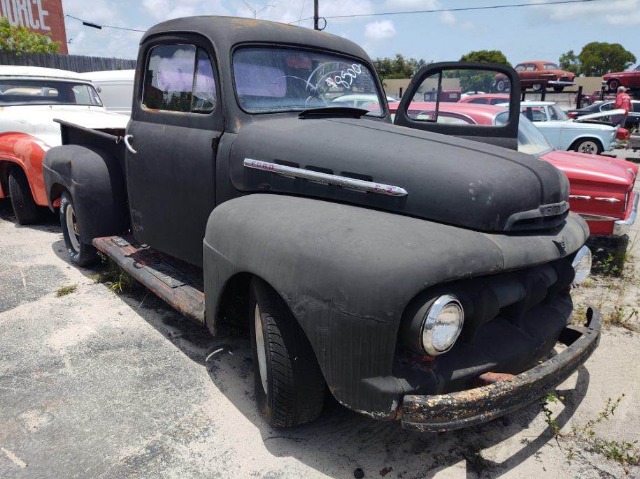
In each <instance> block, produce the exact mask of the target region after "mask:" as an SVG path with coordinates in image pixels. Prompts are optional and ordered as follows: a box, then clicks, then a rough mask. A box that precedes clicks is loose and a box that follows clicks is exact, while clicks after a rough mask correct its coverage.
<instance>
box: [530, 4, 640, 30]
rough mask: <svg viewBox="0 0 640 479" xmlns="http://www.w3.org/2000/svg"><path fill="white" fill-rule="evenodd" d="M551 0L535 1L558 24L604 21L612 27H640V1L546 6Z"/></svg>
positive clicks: (545, 14)
mask: <svg viewBox="0 0 640 479" xmlns="http://www.w3.org/2000/svg"><path fill="white" fill-rule="evenodd" d="M548 1H550V0H534V1H533V2H532V3H536V4H540V6H539V7H536V9H537V10H538V12H540V13H541V14H542V15H543V16H544V17H546V18H547V19H549V20H552V21H556V22H565V21H572V22H574V21H576V22H577V21H580V20H587V21H589V20H592V21H593V22H594V23H597V22H601V21H602V20H604V21H605V22H606V23H608V24H610V25H640V0H615V1H612V2H593V3H591V2H589V3H576V4H568V5H567V4H565V5H545V3H547V2H548Z"/></svg>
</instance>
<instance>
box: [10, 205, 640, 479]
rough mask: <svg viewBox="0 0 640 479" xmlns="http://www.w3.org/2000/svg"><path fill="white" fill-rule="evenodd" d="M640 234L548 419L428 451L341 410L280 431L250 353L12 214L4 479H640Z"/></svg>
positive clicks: (477, 430) (432, 441)
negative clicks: (85, 264)
mask: <svg viewBox="0 0 640 479" xmlns="http://www.w3.org/2000/svg"><path fill="white" fill-rule="evenodd" d="M639 230H640V229H639V228H638V225H636V228H635V229H634V230H633V232H632V234H631V246H632V251H631V255H633V258H630V259H629V261H628V265H627V268H626V269H625V275H624V277H623V278H614V279H612V278H606V277H599V278H596V279H592V280H590V282H589V283H588V284H587V286H586V287H581V288H580V289H579V290H578V291H577V296H576V298H577V311H579V312H584V310H585V305H586V304H587V303H591V304H595V305H596V306H598V307H600V308H602V310H603V314H604V317H605V319H606V320H607V322H608V323H609V325H608V326H607V328H606V330H605V331H604V333H603V337H602V341H601V344H600V347H599V349H598V350H597V351H596V352H595V354H594V355H593V356H592V358H591V359H590V360H589V361H588V362H587V363H586V367H585V368H581V369H580V370H579V372H578V373H577V374H576V375H574V377H572V378H570V379H569V380H568V381H567V382H566V383H565V384H563V385H562V386H561V387H560V388H559V390H558V391H557V393H556V394H557V396H559V397H561V401H560V402H555V403H554V402H550V403H549V405H548V406H547V407H546V408H545V409H546V413H545V411H543V409H542V408H541V405H540V404H534V405H531V406H529V407H526V408H525V409H523V410H521V411H519V412H517V413H514V414H510V415H508V416H506V417H504V418H501V419H498V420H496V421H494V422H493V423H489V424H485V425H481V426H477V427H473V428H469V429H466V430H463V431H458V432H452V433H446V434H437V435H436V434H427V435H425V434H417V433H411V432H407V431H404V430H402V429H401V428H400V427H399V426H398V425H397V424H388V423H380V422H376V421H374V420H371V419H368V418H365V417H362V416H359V415H357V414H355V413H352V412H350V411H348V410H345V409H344V408H342V407H340V406H337V405H335V404H329V405H328V407H327V408H326V411H325V413H324V414H323V416H322V417H321V419H320V420H319V421H317V422H315V423H313V424H311V425H309V426H307V427H304V428H299V429H294V430H288V431H278V430H273V429H271V428H269V427H268V426H267V425H266V424H265V423H264V422H263V421H262V420H261V419H260V417H259V416H258V414H257V412H256V409H255V406H254V400H253V375H252V372H251V361H250V349H249V342H248V340H246V339H244V338H242V337H233V338H217V339H214V338H211V337H209V336H207V335H206V333H205V331H204V330H202V329H200V328H199V327H198V326H196V325H193V324H192V323H190V322H187V321H185V320H183V319H182V318H181V317H180V316H179V315H178V314H177V313H175V312H174V311H173V310H171V309H170V308H169V307H167V306H165V305H164V304H163V303H162V302H160V301H159V300H157V299H155V298H154V297H153V296H152V295H150V294H148V293H146V292H145V291H144V290H137V291H134V292H133V293H128V294H115V293H114V292H113V291H111V290H110V289H109V285H108V284H104V283H98V282H96V281H95V280H94V279H93V274H94V272H93V271H88V270H80V269H78V268H75V267H72V266H71V265H69V263H68V262H67V261H66V256H65V254H66V253H65V252H64V244H63V241H62V235H61V233H60V231H59V228H58V227H57V224H56V219H55V218H53V217H52V218H50V219H49V221H48V222H47V223H45V224H44V225H40V226H37V227H19V226H16V225H15V223H14V222H13V218H12V217H11V214H10V209H9V205H8V204H7V203H6V202H0V252H1V254H0V477H1V478H53V477H56V478H58V477H65V478H66V477H69V478H76V477H77V478H86V477H92V478H93V477H99V478H103V477H104V478H111V477H169V478H170V477H175V478H188V477H194V478H195V477H251V476H257V477H274V478H275V477H279V478H285V477H323V476H330V477H339V478H349V477H354V470H355V469H356V468H362V470H363V472H364V474H365V476H364V477H383V476H384V477H388V478H389V477H403V478H414V477H438V478H495V477H506V478H522V477H562V478H570V477H576V478H577V477H580V478H603V477H625V476H626V477H640V467H638V466H633V465H628V462H633V459H634V457H633V455H634V454H635V455H636V456H635V460H636V461H637V459H638V456H637V454H638V450H637V449H633V447H631V448H630V447H627V446H625V442H632V441H636V440H638V439H639V438H640V412H639V411H638V404H640V383H639V381H638V364H639V363H640V348H639V345H640V334H639V333H638V332H635V331H634V329H638V325H639V324H640V323H639V322H638V307H639V306H638V304H639V303H640V302H639V301H638V300H639V299H640V289H639V288H638V278H639V277H640V266H639V265H640V233H639ZM63 287H69V288H66V289H61V288H63ZM74 287H75V288H74ZM62 293H67V294H63V295H61V296H58V294H62ZM622 395H624V396H622ZM609 398H610V399H611V400H612V401H614V402H615V401H616V400H617V399H618V398H621V401H620V403H619V404H618V406H617V408H616V409H615V413H614V414H613V415H609V414H606V415H607V416H608V417H606V418H602V419H601V420H600V421H599V422H597V423H596V424H590V423H589V421H595V420H596V419H597V418H598V417H599V414H600V413H601V412H602V411H604V410H605V405H606V403H607V400H608V399H609ZM554 429H556V430H557V431H559V435H556V434H555V433H554ZM592 432H593V435H592V434H591V433H592ZM604 441H609V442H604ZM636 446H637V445H636ZM625 455H626V456H631V457H630V459H629V458H627V460H625V457H626V456H625Z"/></svg>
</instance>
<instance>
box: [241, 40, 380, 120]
mask: <svg viewBox="0 0 640 479" xmlns="http://www.w3.org/2000/svg"><path fill="white" fill-rule="evenodd" d="M233 74H234V81H235V89H236V95H237V97H238V103H239V104H240V107H241V108H242V109H243V110H244V111H246V112H248V113H275V112H281V111H301V110H307V109H313V108H326V107H342V108H345V107H350V108H354V107H355V108H363V109H366V108H367V107H368V106H371V105H373V104H376V103H377V104H382V94H381V92H380V91H379V90H378V87H377V85H376V82H375V76H374V75H373V74H372V73H371V71H370V70H369V68H368V67H366V66H365V65H363V64H362V63H360V62H359V61H357V60H353V59H350V58H344V57H340V56H337V55H333V54H328V53H323V52H317V51H310V50H295V49H290V48H270V47H251V48H249V47H245V48H240V49H238V50H237V51H236V52H235V53H234V54H233ZM367 115H371V116H381V112H380V110H377V111H370V112H369V113H367Z"/></svg>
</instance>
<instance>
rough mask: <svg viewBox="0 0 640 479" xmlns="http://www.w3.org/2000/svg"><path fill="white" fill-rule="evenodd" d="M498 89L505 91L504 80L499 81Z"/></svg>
mask: <svg viewBox="0 0 640 479" xmlns="http://www.w3.org/2000/svg"><path fill="white" fill-rule="evenodd" d="M496 89H497V90H498V91H504V82H503V81H502V80H501V81H499V82H498V84H497V85H496Z"/></svg>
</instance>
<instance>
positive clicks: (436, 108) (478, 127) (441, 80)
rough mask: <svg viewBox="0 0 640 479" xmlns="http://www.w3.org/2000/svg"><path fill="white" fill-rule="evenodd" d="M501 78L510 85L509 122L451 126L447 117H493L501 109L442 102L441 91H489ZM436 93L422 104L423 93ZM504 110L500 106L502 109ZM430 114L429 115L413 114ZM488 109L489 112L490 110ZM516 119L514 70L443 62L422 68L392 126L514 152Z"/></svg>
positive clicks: (517, 96) (517, 83)
mask: <svg viewBox="0 0 640 479" xmlns="http://www.w3.org/2000/svg"><path fill="white" fill-rule="evenodd" d="M498 74H502V75H505V76H506V77H507V78H508V79H509V82H510V84H511V89H510V91H509V107H508V108H509V119H508V121H507V122H506V123H505V124H504V125H494V124H463V123H451V122H450V121H447V118H448V117H450V116H451V114H464V113H466V112H467V111H468V109H469V108H485V109H486V108H489V109H493V110H495V113H496V114H497V113H498V112H499V111H500V109H501V107H497V106H487V105H478V104H473V103H457V102H443V101H441V100H440V97H441V95H440V94H439V93H440V92H442V91H443V90H456V89H457V90H460V91H463V92H465V91H485V92H491V90H492V88H493V87H492V85H493V84H494V83H495V81H494V80H495V77H496V75H498ZM433 91H436V92H438V94H437V95H434V98H435V100H434V101H432V102H422V99H423V98H424V92H433ZM505 108H506V107H502V109H505ZM426 110H428V111H430V112H432V113H431V114H430V115H428V116H425V115H415V114H413V113H412V112H415V111H426ZM493 110H491V111H493ZM519 116H520V79H519V77H518V74H517V73H516V71H515V70H514V69H513V68H511V67H508V66H506V65H503V64H496V63H476V62H443V63H433V64H431V65H427V66H425V67H423V68H422V69H421V70H420V71H418V73H416V75H415V76H414V77H413V79H412V80H411V83H410V84H409V87H408V88H407V92H406V93H405V94H404V95H403V96H402V100H401V101H400V105H399V106H398V111H397V113H396V116H395V120H394V123H395V124H396V125H400V126H406V127H409V128H414V129H416V130H425V131H432V132H434V133H442V134H445V135H454V136H459V137H462V138H467V139H469V140H474V141H481V142H483V143H490V144H493V145H497V146H501V147H504V148H510V149H513V150H517V149H518V122H519Z"/></svg>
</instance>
